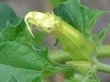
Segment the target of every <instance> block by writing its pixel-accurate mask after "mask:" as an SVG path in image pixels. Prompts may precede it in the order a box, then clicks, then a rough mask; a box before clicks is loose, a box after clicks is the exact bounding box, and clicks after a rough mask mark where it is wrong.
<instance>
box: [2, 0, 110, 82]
mask: <svg viewBox="0 0 110 82" xmlns="http://www.w3.org/2000/svg"><path fill="white" fill-rule="evenodd" d="M50 1H53V3H54V1H56V2H55V4H54V5H55V8H54V9H53V13H54V14H50V15H52V17H53V18H56V19H57V20H58V21H60V25H61V26H66V27H65V28H66V30H65V29H64V30H63V27H61V26H60V27H59V28H57V30H56V33H53V34H55V36H56V37H57V38H58V39H59V40H60V41H62V42H64V44H62V46H65V47H68V49H67V48H63V49H64V50H57V51H55V50H53V51H52V50H50V49H48V47H46V46H43V45H42V44H41V43H40V42H41V40H42V38H43V37H44V35H45V34H42V32H40V33H39V35H40V36H41V38H37V37H38V36H39V35H37V34H36V33H34V38H33V37H32V35H31V33H30V32H29V31H28V29H27V24H26V23H25V21H24V19H20V18H19V17H18V16H17V15H16V14H15V12H14V11H13V9H12V8H10V7H9V6H8V5H5V4H3V3H0V9H1V10H0V30H1V31H0V82H43V81H45V80H46V79H47V78H49V77H50V76H52V75H55V74H56V73H63V74H64V75H65V78H64V82H100V80H99V79H98V76H97V75H96V72H97V71H103V72H108V73H110V66H109V65H106V64H103V63H100V62H99V61H98V59H97V58H98V57H105V56H110V52H109V51H110V50H109V49H110V48H109V47H110V45H106V46H103V45H102V41H103V40H104V37H105V35H106V33H107V31H108V29H109V26H107V27H106V28H104V29H103V30H102V31H101V32H100V34H99V35H96V34H94V33H93V32H92V29H93V27H94V25H95V23H96V22H97V20H98V18H99V17H100V16H101V15H102V14H104V13H107V12H105V11H101V10H92V9H89V8H88V7H86V6H84V5H82V4H81V3H80V0H67V1H66V0H50ZM42 15H47V13H46V14H45V13H43V14H42ZM34 16H36V17H38V16H37V15H34ZM34 16H33V18H31V22H30V23H32V24H34V25H38V24H36V23H37V22H38V20H37V19H34V18H35V17H34ZM59 17H60V18H61V19H60V18H59ZM48 20H49V19H46V20H43V22H42V24H43V23H44V22H45V21H46V22H47V21H48ZM28 21H30V20H28ZM31 29H32V28H31ZM68 29H69V30H70V29H72V30H70V31H68ZM62 30H63V32H64V33H63V35H61V36H60V33H61V32H62ZM57 31H59V33H58V32H57ZM71 32H73V33H76V34H77V35H79V37H78V39H77V38H75V37H76V35H72V33H71ZM57 33H58V35H57ZM70 33H71V34H70ZM65 34H66V35H67V36H65ZM58 36H60V37H58ZM65 38H66V39H65ZM71 38H72V39H71ZM79 39H81V40H80V42H82V44H81V45H82V46H81V47H79V44H80V43H79V41H78V40H79ZM59 40H58V42H59ZM83 41H84V42H83ZM68 42H70V44H71V46H70V44H68ZM88 46H89V47H88ZM73 48H74V49H73ZM88 48H89V50H88V52H87V49H88ZM107 50H108V51H107ZM79 52H80V53H79ZM95 53H97V54H95ZM82 55H83V56H82ZM72 56H73V57H72ZM78 57H79V59H77V58H78ZM86 58H87V59H86ZM62 60H63V62H64V63H65V64H62Z"/></svg>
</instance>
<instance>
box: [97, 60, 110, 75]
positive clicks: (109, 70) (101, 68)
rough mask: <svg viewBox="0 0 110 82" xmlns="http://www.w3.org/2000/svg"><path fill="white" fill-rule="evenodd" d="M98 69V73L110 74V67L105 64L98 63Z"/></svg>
mask: <svg viewBox="0 0 110 82" xmlns="http://www.w3.org/2000/svg"><path fill="white" fill-rule="evenodd" d="M96 69H97V70H98V71H101V72H106V73H110V65H108V64H105V63H100V62H97V67H96Z"/></svg>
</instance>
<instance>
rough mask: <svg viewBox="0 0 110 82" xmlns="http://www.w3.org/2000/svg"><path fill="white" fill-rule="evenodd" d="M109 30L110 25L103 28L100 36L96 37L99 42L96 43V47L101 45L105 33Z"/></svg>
mask: <svg viewBox="0 0 110 82" xmlns="http://www.w3.org/2000/svg"><path fill="white" fill-rule="evenodd" d="M109 29H110V25H109V26H107V27H106V28H103V29H102V31H101V32H100V34H99V35H98V39H99V42H98V45H101V43H102V41H103V40H104V38H105V36H106V34H107V32H108V31H109Z"/></svg>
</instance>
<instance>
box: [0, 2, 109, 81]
mask: <svg viewBox="0 0 110 82" xmlns="http://www.w3.org/2000/svg"><path fill="white" fill-rule="evenodd" d="M0 2H3V3H6V4H8V5H10V6H11V7H12V8H13V9H14V10H15V12H16V13H17V15H18V16H20V17H24V16H25V11H24V8H23V7H25V8H27V9H29V10H30V11H40V12H49V11H51V10H52V6H51V5H50V3H49V2H48V0H0ZM82 2H83V4H85V5H87V6H88V7H89V8H92V9H100V10H107V11H110V0H82ZM108 24H110V14H105V15H103V16H102V17H101V18H100V19H99V21H98V22H97V24H96V25H95V28H94V30H93V31H94V32H95V33H99V32H100V30H101V29H102V28H104V27H106V26H107V25H108ZM44 42H45V44H46V45H48V46H50V48H51V49H57V48H58V47H55V46H53V44H54V43H55V37H54V36H52V35H50V34H49V35H47V38H45V40H44ZM103 44H110V31H109V32H108V33H107V36H106V39H105V41H104V42H103ZM100 61H101V62H104V63H107V64H110V59H109V58H103V59H100ZM98 75H99V77H100V79H101V81H102V82H110V74H107V73H101V72H99V73H98ZM62 77H63V75H62V74H58V75H55V76H54V77H52V79H51V81H52V82H62Z"/></svg>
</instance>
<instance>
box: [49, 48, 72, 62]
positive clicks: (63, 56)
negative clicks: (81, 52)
mask: <svg viewBox="0 0 110 82" xmlns="http://www.w3.org/2000/svg"><path fill="white" fill-rule="evenodd" d="M48 55H49V57H50V58H51V59H52V60H54V61H56V62H65V61H69V60H72V58H71V56H70V54H69V53H68V52H66V51H64V50H53V51H49V54H48Z"/></svg>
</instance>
